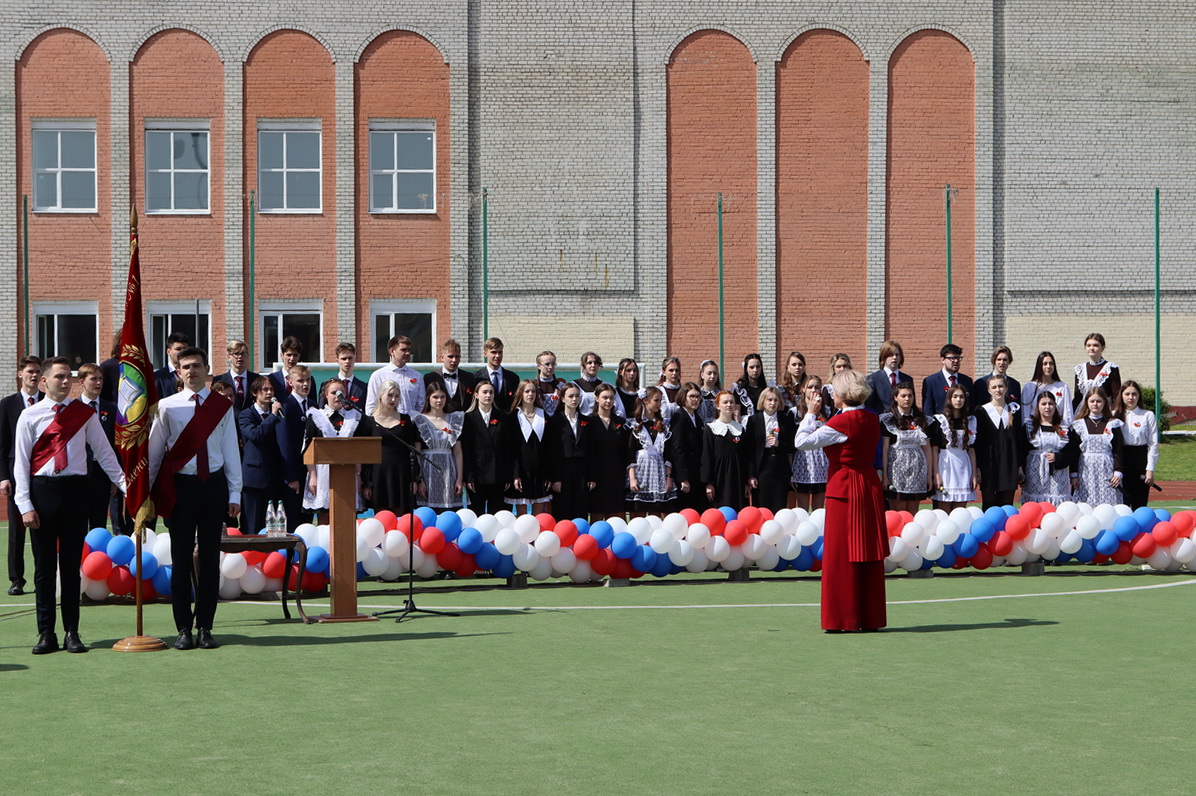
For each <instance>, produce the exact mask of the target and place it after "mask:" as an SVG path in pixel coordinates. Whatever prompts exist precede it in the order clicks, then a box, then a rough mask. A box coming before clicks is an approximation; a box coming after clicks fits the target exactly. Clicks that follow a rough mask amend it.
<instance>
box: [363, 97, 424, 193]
mask: <svg viewBox="0 0 1196 796" xmlns="http://www.w3.org/2000/svg"><path fill="white" fill-rule="evenodd" d="M374 133H431V134H432V168H431V169H400V168H399V150H398V135H394V136H393V137H392V139H391V141H392V144H391V146H392V157H393V161H392V162H393V163H394V168H393V169H376V168H374V147H373V140H374V138H373V134H374ZM367 140H368V142H369V153H368V155H369V159H370V180H369V184H368V185H367V186H366V192H367V194H368V198H369V203H370V212H371V213H378V214H394V215H411V214H416V215H421V214H422V215H428V214H434V213H435V212H436V176H437V175H436V121H435V120H427V119H371V120H370V135H369V137H368V139H367ZM429 173H430V174H431V175H432V193H431V194H430V196H429V199H430V204H429V206H428V207H420V208H400V207H399V206H398V204H399V179H398V178H399V175H400V174H429ZM378 175H390V178H391V186H390V196H391V204H390V205H389V206H387V207H377V206H375V205H374V177H375V176H378Z"/></svg>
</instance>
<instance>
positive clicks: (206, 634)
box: [199, 627, 220, 650]
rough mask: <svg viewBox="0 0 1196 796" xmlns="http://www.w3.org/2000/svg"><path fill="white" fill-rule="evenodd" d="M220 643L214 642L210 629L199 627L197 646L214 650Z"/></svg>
mask: <svg viewBox="0 0 1196 796" xmlns="http://www.w3.org/2000/svg"><path fill="white" fill-rule="evenodd" d="M219 646H220V645H219V644H217V643H216V639H214V638H212V631H211V630H208V629H207V628H206V627H201V628H200V629H199V648H200V649H201V650H214V649H216V648H217V647H219Z"/></svg>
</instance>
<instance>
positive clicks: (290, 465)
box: [237, 395, 312, 484]
mask: <svg viewBox="0 0 1196 796" xmlns="http://www.w3.org/2000/svg"><path fill="white" fill-rule="evenodd" d="M308 397H309V401H308V407H309V408H310V407H311V405H312V404H311V401H310V396H308ZM278 400H279V401H281V402H282V415H283V417H282V422H281V423H279V424H278V425H277V426H276V427H275V432H276V433H277V435H278V449H279V450H280V451H281V452H282V480H283V482H284V483H288V484H289V483H291V482H292V481H299V482H300V483H303V481H304V479H305V478H307V465H306V464H304V463H303V431H304V429H305V428H306V427H307V416H306V415H304V413H303V411H302V410H301V409H300V408H299V399H297V398H296V397H295V396H293V395H287V396H283V397H280V398H279V399H278ZM237 425H238V426H239V425H240V423H239V422H238V424H237Z"/></svg>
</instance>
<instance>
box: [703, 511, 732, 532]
mask: <svg viewBox="0 0 1196 796" xmlns="http://www.w3.org/2000/svg"><path fill="white" fill-rule="evenodd" d="M702 524H703V525H705V526H706V527H707V528H709V529H710V535H711V536H721V535H722V533H723V528H725V527H727V518H726V517H724V516H723V513H722V512H721V511H719V510H718V509H706V510H705V511H703V512H702Z"/></svg>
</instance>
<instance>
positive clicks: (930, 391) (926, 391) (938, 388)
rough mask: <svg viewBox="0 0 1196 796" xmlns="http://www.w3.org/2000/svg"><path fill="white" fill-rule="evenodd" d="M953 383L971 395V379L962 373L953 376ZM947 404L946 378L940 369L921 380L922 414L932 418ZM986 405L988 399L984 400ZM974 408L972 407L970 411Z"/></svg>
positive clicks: (940, 412)
mask: <svg viewBox="0 0 1196 796" xmlns="http://www.w3.org/2000/svg"><path fill="white" fill-rule="evenodd" d="M955 381H956V383H958V384H959V386H960V387H963V389H964V392H966V393H967V394H968V395H969V396H970V395H971V394H972V377H971V376H967V375H964V374H963V373H957V374H955ZM946 402H947V377H946V376H944V375H943V371H942V370H941V369H939V370H936V371H935V372H934V373H931V374H930V375H929V376H927V377H926V378H924V379H922V407H921V408H922V414H924V415H929V416H931V417H933V416H934V415H938V414H942V412H943V406H944V405H945V404H946ZM984 403H988V398H985V399H984ZM975 408H976V407H975V406H973V407H972V409H975Z"/></svg>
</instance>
